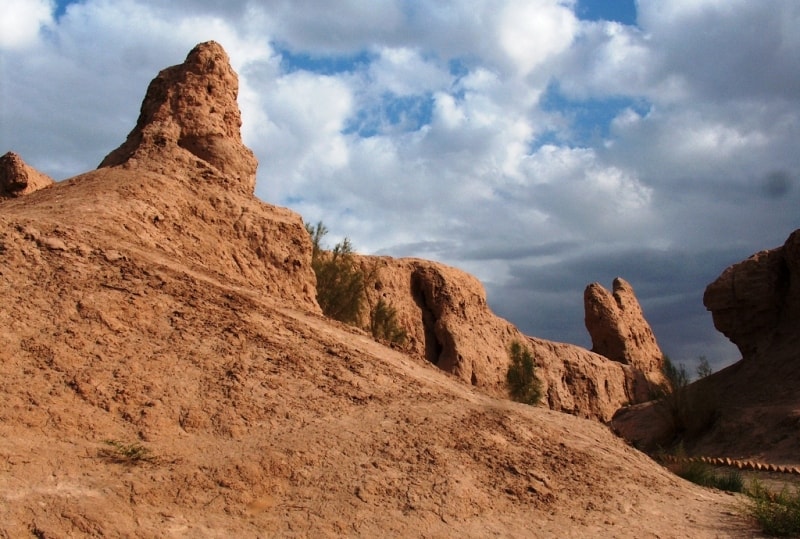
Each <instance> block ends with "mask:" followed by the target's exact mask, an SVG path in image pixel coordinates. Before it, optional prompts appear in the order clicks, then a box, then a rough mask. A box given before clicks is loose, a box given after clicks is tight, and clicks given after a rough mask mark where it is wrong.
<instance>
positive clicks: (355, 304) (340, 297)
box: [305, 222, 408, 346]
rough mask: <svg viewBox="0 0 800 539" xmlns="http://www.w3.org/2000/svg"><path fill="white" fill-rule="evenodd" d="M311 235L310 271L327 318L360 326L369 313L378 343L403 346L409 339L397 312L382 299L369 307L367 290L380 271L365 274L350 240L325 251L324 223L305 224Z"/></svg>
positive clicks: (325, 229)
mask: <svg viewBox="0 0 800 539" xmlns="http://www.w3.org/2000/svg"><path fill="white" fill-rule="evenodd" d="M305 226H306V230H307V231H308V233H309V235H311V242H312V245H313V251H312V255H311V267H312V269H313V270H314V273H315V275H316V276H317V303H319V306H320V308H321V309H322V312H323V313H324V314H325V316H328V317H330V318H333V319H335V320H339V321H340V322H344V323H346V324H351V325H359V322H360V321H361V320H362V313H363V312H364V311H365V310H366V309H367V308H368V309H369V328H368V329H369V330H370V332H371V333H372V336H373V337H374V338H375V339H382V340H386V341H389V342H390V343H395V344H399V345H401V346H402V345H403V344H405V342H406V339H407V338H408V335H407V334H406V331H405V330H404V329H403V328H401V327H400V325H399V324H398V322H397V310H396V309H395V308H394V307H393V306H392V305H391V304H390V303H389V302H387V301H386V300H384V299H383V298H380V299H379V300H378V302H377V304H375V305H374V306H367V307H365V305H367V303H368V297H367V293H366V290H367V287H369V286H373V285H374V283H375V280H376V279H377V273H378V267H377V265H373V267H371V268H367V269H366V270H365V269H364V268H363V267H362V266H361V265H360V264H359V263H358V261H357V260H356V258H355V257H354V256H353V255H354V250H353V245H352V244H351V243H350V240H349V239H348V238H345V239H344V240H342V241H341V242H339V243H337V244H336V245H335V246H334V247H333V250H331V251H326V250H325V249H324V248H323V247H322V239H323V238H324V237H325V235H326V234H327V233H328V229H327V228H326V227H325V225H324V224H322V222H318V223H317V224H316V225H311V224H310V223H306V224H305Z"/></svg>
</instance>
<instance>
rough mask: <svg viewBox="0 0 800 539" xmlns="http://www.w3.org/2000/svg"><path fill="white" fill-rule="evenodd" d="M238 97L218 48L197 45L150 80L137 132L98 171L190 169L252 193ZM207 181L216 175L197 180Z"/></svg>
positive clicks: (252, 163) (251, 165)
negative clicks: (205, 170) (172, 166)
mask: <svg viewBox="0 0 800 539" xmlns="http://www.w3.org/2000/svg"><path fill="white" fill-rule="evenodd" d="M238 92H239V79H238V77H237V75H236V73H235V72H234V71H233V68H231V65H230V60H229V58H228V55H227V54H226V53H225V50H224V49H223V48H222V46H221V45H219V44H218V43H216V42H214V41H209V42H206V43H201V44H200V45H197V46H196V47H195V48H194V49H192V50H191V52H189V55H188V56H187V57H186V61H185V62H184V63H182V64H180V65H176V66H172V67H169V68H167V69H164V70H163V71H161V72H160V73H159V74H158V76H157V77H156V78H155V79H153V81H152V82H151V83H150V86H149V87H148V89H147V94H146V95H145V98H144V102H143V103H142V108H141V112H140V114H139V120H138V121H137V122H136V127H134V128H133V130H132V131H131V132H130V134H129V135H128V138H127V140H126V141H125V142H124V143H123V144H122V145H121V146H120V147H119V148H117V149H116V150H114V151H113V152H111V153H110V154H108V155H107V156H106V158H105V159H103V162H102V163H100V167H112V166H117V165H122V164H127V165H128V166H131V167H144V168H152V167H153V165H157V166H160V167H163V165H164V163H172V164H192V163H193V164H194V165H195V166H200V167H201V168H205V167H206V166H210V167H213V169H214V170H215V171H216V172H218V173H219V175H220V176H221V177H223V178H224V181H225V183H226V184H228V185H229V186H237V187H239V188H242V189H244V190H245V191H247V192H249V193H253V191H254V189H255V181H256V167H257V166H258V161H257V160H256V158H255V156H254V155H253V152H252V151H251V150H250V149H249V148H247V147H246V146H245V145H244V144H243V143H242V137H241V131H240V128H241V125H242V119H241V113H240V112H239V106H238V104H237V102H236V98H237V96H238ZM198 159H199V160H200V162H198V161H197V160H198ZM160 170H163V168H160ZM210 176H216V174H213V172H212V174H208V173H206V174H202V177H206V178H207V177H210Z"/></svg>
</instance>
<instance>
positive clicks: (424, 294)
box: [361, 257, 661, 421]
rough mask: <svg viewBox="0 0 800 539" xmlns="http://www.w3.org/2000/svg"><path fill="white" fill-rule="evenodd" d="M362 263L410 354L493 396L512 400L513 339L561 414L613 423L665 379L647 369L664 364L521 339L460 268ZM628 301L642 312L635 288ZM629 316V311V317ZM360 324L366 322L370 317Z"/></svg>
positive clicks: (380, 260)
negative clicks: (509, 375)
mask: <svg viewBox="0 0 800 539" xmlns="http://www.w3.org/2000/svg"><path fill="white" fill-rule="evenodd" d="M361 260H362V265H363V268H364V270H365V271H367V272H369V271H374V270H373V268H377V276H378V278H377V282H376V286H375V288H374V289H373V290H370V291H369V294H368V295H369V303H370V305H373V306H374V305H376V304H377V302H378V300H379V299H383V300H384V301H386V302H388V304H390V305H391V306H393V307H394V308H395V309H396V311H397V323H398V325H399V326H400V327H402V328H403V329H404V330H405V331H406V333H407V334H408V342H407V345H406V349H407V351H408V352H410V353H413V354H415V355H418V356H420V357H424V358H425V359H427V360H428V361H429V362H430V363H432V364H434V365H436V366H437V367H439V368H440V369H442V370H444V371H446V372H449V373H451V374H453V375H455V376H456V377H458V378H459V379H461V380H462V381H464V382H466V383H468V384H471V385H474V386H476V387H479V388H481V389H482V390H484V391H487V392H489V393H491V394H494V395H497V396H506V395H507V392H506V391H507V390H506V383H505V380H506V372H507V371H508V365H509V357H508V349H509V346H510V344H511V343H512V342H513V341H515V340H516V341H520V342H522V343H524V344H526V345H527V346H528V347H529V348H530V350H531V352H532V355H533V356H534V360H535V362H536V365H537V369H538V375H539V377H540V378H541V380H542V382H543V390H544V394H545V399H544V403H545V404H546V405H548V406H549V407H550V408H551V409H553V410H557V411H563V412H568V413H572V414H575V415H579V416H582V417H591V418H595V419H600V420H602V421H606V420H609V419H610V418H611V417H612V415H613V414H614V412H616V411H617V410H618V409H619V408H620V407H621V406H624V405H627V404H631V403H634V402H641V401H643V400H647V399H648V398H649V395H650V394H649V392H648V389H649V387H650V385H649V384H650V382H649V380H650V379H653V380H658V379H659V378H658V377H659V376H661V373H660V371H658V372H652V371H651V370H645V369H653V368H655V369H659V368H660V367H659V366H658V365H660V363H656V362H652V363H648V362H646V361H641V360H639V358H638V357H637V358H636V360H634V361H632V362H629V363H627V364H626V363H622V362H617V361H610V360H609V359H607V358H606V357H604V356H601V355H599V354H596V353H592V352H590V351H588V350H586V349H584V348H582V347H580V346H575V345H571V344H565V343H556V342H551V341H546V340H543V339H537V338H533V337H527V336H525V335H523V334H522V333H521V332H520V331H519V330H518V329H517V328H516V327H515V326H514V325H512V324H511V323H509V322H508V321H506V320H504V319H502V318H499V317H498V316H496V315H495V314H494V313H493V312H492V311H491V309H489V306H488V304H487V302H486V292H485V290H484V288H483V285H482V284H481V283H480V282H479V281H478V280H477V279H476V278H475V277H473V276H471V275H469V274H467V273H465V272H463V271H461V270H458V269H456V268H452V267H448V266H446V265H444V264H438V263H435V262H430V261H427V260H418V259H400V260H396V259H391V258H388V257H363V258H362V259H361ZM624 298H625V304H626V305H629V304H633V305H635V307H636V308H638V302H637V301H636V298H635V296H633V291H632V289H630V287H628V288H627V289H626V292H625V296H624ZM630 311H631V308H630V307H629V309H628V311H626V312H627V313H630ZM638 312H639V316H640V318H639V319H638V320H637V321H638V322H639V324H642V323H643V324H644V325H645V327H647V329H648V330H649V326H647V323H646V322H644V318H643V316H642V315H641V309H639V311H638ZM596 316H599V315H596ZM617 318H618V317H617ZM630 319H631V318H630V316H629V317H628V318H625V320H630ZM362 324H363V325H364V326H366V325H367V324H368V322H367V319H366V313H365V319H364V320H363V321H362ZM635 327H636V328H639V327H641V326H635ZM637 335H638V334H637ZM651 335H652V332H651ZM653 344H655V339H653ZM622 346H625V343H622ZM655 346H656V349H657V348H658V346H657V345H655ZM625 350H626V351H630V350H634V351H635V350H636V348H635V345H632V346H629V348H626V349H625Z"/></svg>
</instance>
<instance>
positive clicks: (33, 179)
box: [0, 152, 55, 200]
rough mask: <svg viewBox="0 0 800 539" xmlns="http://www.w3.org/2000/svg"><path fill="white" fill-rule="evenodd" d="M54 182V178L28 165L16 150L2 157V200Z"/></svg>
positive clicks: (0, 188)
mask: <svg viewBox="0 0 800 539" xmlns="http://www.w3.org/2000/svg"><path fill="white" fill-rule="evenodd" d="M53 183H55V181H54V180H53V178H51V177H50V176H48V175H47V174H42V173H41V172H39V171H38V170H36V169H34V168H33V167H31V166H29V165H27V164H26V163H25V161H23V160H22V158H21V157H20V156H19V155H17V154H16V153H14V152H8V153H6V154H5V155H3V156H2V157H0V200H1V199H4V198H14V197H18V196H22V195H27V194H29V193H33V192H34V191H38V190H39V189H44V188H45V187H50V186H51V185H53Z"/></svg>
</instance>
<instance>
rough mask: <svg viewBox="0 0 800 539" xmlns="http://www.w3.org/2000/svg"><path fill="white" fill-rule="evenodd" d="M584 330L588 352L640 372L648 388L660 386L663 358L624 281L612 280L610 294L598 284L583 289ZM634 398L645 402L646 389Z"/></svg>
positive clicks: (647, 391)
mask: <svg viewBox="0 0 800 539" xmlns="http://www.w3.org/2000/svg"><path fill="white" fill-rule="evenodd" d="M583 300H584V308H585V311H586V318H585V322H586V329H587V331H588V332H589V335H590V336H591V338H592V351H593V352H596V353H598V354H600V355H602V356H605V357H607V358H609V359H611V360H613V361H617V362H619V363H623V364H625V365H630V366H631V367H633V369H634V370H635V371H638V372H641V373H642V374H643V375H644V376H645V378H646V379H647V380H648V382H649V383H650V385H659V384H662V383H664V381H665V380H664V376H663V373H662V371H661V369H662V367H663V362H664V354H663V352H662V351H661V348H660V347H659V346H658V343H657V342H656V337H655V335H654V334H653V330H652V329H651V328H650V324H648V323H647V320H646V319H645V317H644V313H643V312H642V308H641V306H640V305H639V300H637V299H636V295H635V294H634V291H633V287H632V286H631V285H630V284H629V283H628V282H627V281H625V280H624V279H621V278H619V277H617V278H616V279H614V283H613V292H609V291H608V290H606V289H605V288H603V286H602V285H601V284H599V283H592V284H590V285H589V286H587V287H586V290H585V291H584V294H583ZM642 389H643V390H644V391H645V392H644V393H643V394H640V395H638V396H637V399H636V400H637V401H639V402H641V401H644V400H647V398H648V394H649V393H650V391H649V388H644V387H643V388H642Z"/></svg>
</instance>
